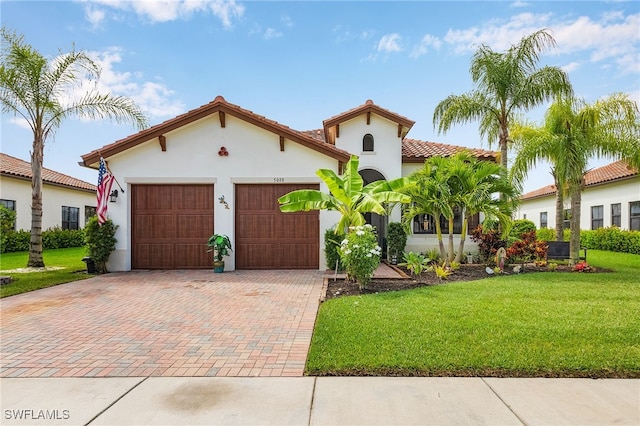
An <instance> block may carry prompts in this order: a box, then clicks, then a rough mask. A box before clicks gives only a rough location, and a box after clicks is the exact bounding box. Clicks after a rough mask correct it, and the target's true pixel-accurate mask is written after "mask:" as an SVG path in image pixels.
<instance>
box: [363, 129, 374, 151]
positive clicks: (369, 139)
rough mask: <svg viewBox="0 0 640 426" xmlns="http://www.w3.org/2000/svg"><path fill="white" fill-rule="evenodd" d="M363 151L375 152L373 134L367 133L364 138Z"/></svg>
mask: <svg viewBox="0 0 640 426" xmlns="http://www.w3.org/2000/svg"><path fill="white" fill-rule="evenodd" d="M362 151H364V152H373V135H371V134H370V133H367V134H366V135H364V137H363V138H362Z"/></svg>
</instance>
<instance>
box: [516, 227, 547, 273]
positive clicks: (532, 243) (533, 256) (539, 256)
mask: <svg viewBox="0 0 640 426" xmlns="http://www.w3.org/2000/svg"><path fill="white" fill-rule="evenodd" d="M547 249H548V245H547V243H545V242H544V241H541V240H538V239H536V231H530V232H523V233H522V235H521V237H520V239H519V240H517V241H515V242H514V243H513V244H511V246H509V248H508V249H507V259H508V260H509V263H523V264H524V263H527V262H535V263H536V264H537V265H542V264H543V263H544V261H545V259H546V258H547Z"/></svg>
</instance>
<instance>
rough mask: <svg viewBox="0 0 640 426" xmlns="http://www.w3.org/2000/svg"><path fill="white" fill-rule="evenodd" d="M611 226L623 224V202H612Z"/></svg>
mask: <svg viewBox="0 0 640 426" xmlns="http://www.w3.org/2000/svg"><path fill="white" fill-rule="evenodd" d="M616 210H617V212H616ZM611 226H617V227H618V228H620V227H621V226H622V203H614V204H611Z"/></svg>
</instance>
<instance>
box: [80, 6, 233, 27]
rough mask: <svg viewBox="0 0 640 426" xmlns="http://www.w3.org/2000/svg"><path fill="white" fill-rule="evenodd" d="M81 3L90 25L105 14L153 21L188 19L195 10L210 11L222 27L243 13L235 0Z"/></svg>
mask: <svg viewBox="0 0 640 426" xmlns="http://www.w3.org/2000/svg"><path fill="white" fill-rule="evenodd" d="M81 1H83V2H84V3H85V16H86V18H87V20H88V21H89V22H90V23H91V24H92V25H93V26H94V27H96V26H99V25H100V24H101V23H102V22H104V20H106V19H107V13H109V14H110V15H111V14H113V13H114V12H126V13H134V14H136V15H137V16H138V17H140V18H141V19H144V20H147V21H150V22H152V23H157V22H169V21H176V20H178V19H188V18H189V17H191V16H192V15H193V14H197V13H212V14H213V15H214V16H216V17H217V18H218V19H220V21H221V22H222V25H223V26H224V27H225V28H230V27H231V26H232V25H233V20H235V19H239V18H241V17H242V16H243V14H244V6H242V5H241V4H238V3H237V2H236V0H137V1H136V0H81Z"/></svg>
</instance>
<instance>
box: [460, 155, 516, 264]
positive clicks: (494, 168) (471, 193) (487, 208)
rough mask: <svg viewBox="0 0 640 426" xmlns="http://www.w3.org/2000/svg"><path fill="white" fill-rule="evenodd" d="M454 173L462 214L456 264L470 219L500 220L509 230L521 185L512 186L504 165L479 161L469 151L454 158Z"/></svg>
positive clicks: (461, 251)
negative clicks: (475, 217) (477, 216)
mask: <svg viewBox="0 0 640 426" xmlns="http://www.w3.org/2000/svg"><path fill="white" fill-rule="evenodd" d="M451 174H452V179H451V181H455V184H454V188H455V200H456V203H457V206H458V208H459V209H460V210H461V211H462V212H463V216H462V218H463V219H462V229H461V231H460V243H459V247H458V252H457V254H456V258H455V261H456V262H460V260H461V258H462V254H463V253H464V244H465V240H466V236H467V228H468V225H469V220H470V219H471V218H472V217H473V216H474V215H476V214H479V213H482V214H483V216H484V218H485V220H493V221H497V222H498V223H499V224H500V227H501V229H505V230H506V229H508V226H507V225H508V223H509V222H510V221H511V214H512V213H513V211H514V210H515V207H516V205H517V203H518V196H519V194H520V185H519V184H517V183H515V184H514V183H512V181H511V180H510V179H509V177H508V176H507V170H506V169H505V168H504V167H502V166H501V165H499V164H497V163H494V162H491V161H480V160H478V159H477V158H476V157H474V156H473V155H471V154H470V153H468V152H460V153H458V154H456V155H454V156H453V157H452V168H451ZM496 194H502V196H500V197H498V196H496Z"/></svg>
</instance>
